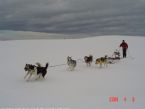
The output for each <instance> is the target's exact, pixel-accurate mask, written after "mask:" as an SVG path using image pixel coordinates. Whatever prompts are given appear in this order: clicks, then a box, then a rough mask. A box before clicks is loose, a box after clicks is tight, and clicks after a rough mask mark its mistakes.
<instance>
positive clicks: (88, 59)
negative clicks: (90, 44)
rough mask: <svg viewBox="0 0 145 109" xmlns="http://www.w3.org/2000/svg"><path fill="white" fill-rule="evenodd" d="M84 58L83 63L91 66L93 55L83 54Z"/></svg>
mask: <svg viewBox="0 0 145 109" xmlns="http://www.w3.org/2000/svg"><path fill="white" fill-rule="evenodd" d="M84 60H85V63H86V64H87V66H91V63H92V61H93V56H92V55H89V56H85V57H84Z"/></svg>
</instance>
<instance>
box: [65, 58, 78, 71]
mask: <svg viewBox="0 0 145 109" xmlns="http://www.w3.org/2000/svg"><path fill="white" fill-rule="evenodd" d="M67 65H68V66H69V69H70V70H71V71H72V70H74V68H75V67H76V65H77V62H76V60H72V58H71V57H69V56H68V57H67Z"/></svg>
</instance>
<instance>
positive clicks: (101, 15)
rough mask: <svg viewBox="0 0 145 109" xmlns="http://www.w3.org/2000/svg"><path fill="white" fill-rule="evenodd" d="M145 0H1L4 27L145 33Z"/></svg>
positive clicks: (0, 17) (0, 20)
mask: <svg viewBox="0 0 145 109" xmlns="http://www.w3.org/2000/svg"><path fill="white" fill-rule="evenodd" d="M144 13H145V0H0V31H3V30H8V31H9V30H10V31H11V30H12V31H32V32H46V33H55V34H68V35H72V34H85V35H88V36H89V35H90V36H91V35H139V36H144V35H145V14H144Z"/></svg>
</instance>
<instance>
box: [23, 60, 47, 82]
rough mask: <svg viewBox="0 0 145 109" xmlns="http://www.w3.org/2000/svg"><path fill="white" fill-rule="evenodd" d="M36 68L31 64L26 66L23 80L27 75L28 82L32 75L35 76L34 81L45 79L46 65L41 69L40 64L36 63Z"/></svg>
mask: <svg viewBox="0 0 145 109" xmlns="http://www.w3.org/2000/svg"><path fill="white" fill-rule="evenodd" d="M36 65H37V66H35V65H32V64H26V65H25V68H24V70H25V71H26V72H27V73H26V75H25V77H24V79H25V78H26V77H27V76H28V75H29V77H28V80H30V78H31V77H32V75H35V76H37V78H36V79H39V78H41V77H43V78H44V77H45V75H46V73H47V68H48V65H49V64H48V63H46V65H45V67H42V66H41V64H39V63H36Z"/></svg>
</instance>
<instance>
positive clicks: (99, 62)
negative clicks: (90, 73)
mask: <svg viewBox="0 0 145 109" xmlns="http://www.w3.org/2000/svg"><path fill="white" fill-rule="evenodd" d="M95 64H96V65H99V66H100V68H102V67H103V66H104V67H107V66H108V62H107V56H105V57H101V58H97V59H96V62H95Z"/></svg>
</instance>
